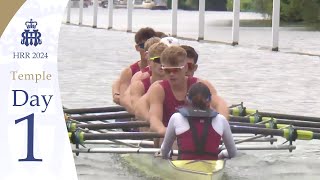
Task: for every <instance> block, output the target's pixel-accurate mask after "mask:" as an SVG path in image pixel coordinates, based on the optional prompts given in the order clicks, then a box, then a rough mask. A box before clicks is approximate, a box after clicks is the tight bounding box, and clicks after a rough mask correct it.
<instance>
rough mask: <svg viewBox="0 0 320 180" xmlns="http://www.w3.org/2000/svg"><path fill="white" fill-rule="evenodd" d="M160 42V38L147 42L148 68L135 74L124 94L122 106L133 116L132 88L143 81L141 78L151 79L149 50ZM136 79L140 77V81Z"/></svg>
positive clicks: (153, 38)
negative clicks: (135, 83)
mask: <svg viewBox="0 0 320 180" xmlns="http://www.w3.org/2000/svg"><path fill="white" fill-rule="evenodd" d="M159 41H160V38H158V37H152V38H150V39H148V40H147V41H146V42H145V50H146V58H147V59H148V66H147V67H145V68H143V69H141V70H140V71H139V72H137V73H135V74H134V76H133V77H132V79H131V83H130V85H129V86H128V88H127V90H126V91H125V92H124V94H123V98H122V100H121V105H122V106H123V107H124V108H125V109H126V110H127V111H128V112H129V113H131V114H134V109H133V106H132V104H131V95H130V91H131V86H132V84H134V82H136V81H140V80H142V79H140V78H143V79H146V78H149V77H150V75H151V69H150V63H151V62H150V59H149V56H150V55H149V52H148V51H149V48H150V47H151V46H152V45H153V44H155V43H158V42H159ZM135 77H139V80H137V79H136V80H134V79H135Z"/></svg>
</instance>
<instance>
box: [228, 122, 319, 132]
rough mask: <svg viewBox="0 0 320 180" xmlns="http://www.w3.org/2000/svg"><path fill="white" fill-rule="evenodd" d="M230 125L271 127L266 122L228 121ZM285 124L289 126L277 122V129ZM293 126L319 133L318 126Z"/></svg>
mask: <svg viewBox="0 0 320 180" xmlns="http://www.w3.org/2000/svg"><path fill="white" fill-rule="evenodd" d="M229 124H230V125H237V126H250V127H259V128H272V127H270V126H267V124H251V123H242V122H229ZM285 126H289V125H288V124H277V129H280V128H283V127H285ZM294 128H296V129H298V130H305V131H312V132H315V133H320V128H311V127H300V126H294Z"/></svg>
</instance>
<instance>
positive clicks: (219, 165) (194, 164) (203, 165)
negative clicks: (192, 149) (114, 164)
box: [122, 154, 225, 180]
mask: <svg viewBox="0 0 320 180" xmlns="http://www.w3.org/2000/svg"><path fill="white" fill-rule="evenodd" d="M122 157H123V159H124V160H125V161H126V162H127V164H128V165H129V166H131V167H133V168H135V169H137V170H139V171H141V172H143V173H145V174H146V175H147V176H151V177H159V178H161V179H183V180H195V179H197V180H220V179H222V176H223V170H224V167H225V161H224V160H218V161H187V160H184V161H181V160H175V161H170V160H164V159H162V158H161V157H154V155H150V154H125V155H122Z"/></svg>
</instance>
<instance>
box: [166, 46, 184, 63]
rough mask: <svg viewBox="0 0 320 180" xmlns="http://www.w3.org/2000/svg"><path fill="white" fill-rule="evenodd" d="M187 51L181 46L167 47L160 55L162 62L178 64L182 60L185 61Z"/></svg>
mask: <svg viewBox="0 0 320 180" xmlns="http://www.w3.org/2000/svg"><path fill="white" fill-rule="evenodd" d="M186 57H187V52H186V51H185V50H184V49H183V48H182V47H180V46H170V47H168V48H166V49H165V50H164V51H163V52H162V54H161V57H160V61H161V64H169V65H172V66H178V65H179V64H180V63H181V62H182V61H183V62H185V59H186Z"/></svg>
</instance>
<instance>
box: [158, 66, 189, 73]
mask: <svg viewBox="0 0 320 180" xmlns="http://www.w3.org/2000/svg"><path fill="white" fill-rule="evenodd" d="M184 66H185V65H183V66H180V67H163V66H162V67H161V68H162V70H163V71H164V72H165V73H166V74H170V73H177V72H179V71H181V70H182V69H183V68H184Z"/></svg>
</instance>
